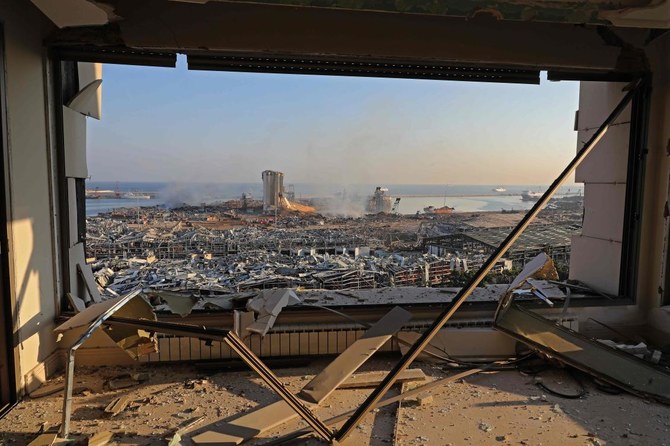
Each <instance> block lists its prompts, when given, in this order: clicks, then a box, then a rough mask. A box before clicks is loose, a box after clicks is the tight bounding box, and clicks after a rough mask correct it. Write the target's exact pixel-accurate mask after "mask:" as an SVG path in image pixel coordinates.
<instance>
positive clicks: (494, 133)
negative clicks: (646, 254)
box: [87, 57, 579, 185]
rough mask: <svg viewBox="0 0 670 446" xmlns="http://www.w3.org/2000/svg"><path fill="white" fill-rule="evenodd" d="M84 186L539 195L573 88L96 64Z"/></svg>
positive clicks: (565, 141) (572, 142)
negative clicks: (511, 189) (340, 187)
mask: <svg viewBox="0 0 670 446" xmlns="http://www.w3.org/2000/svg"><path fill="white" fill-rule="evenodd" d="M102 86H103V101H102V110H103V115H102V119H101V120H100V121H96V120H94V119H91V118H88V122H89V125H88V135H87V139H88V165H89V174H90V176H91V180H92V181H158V182H162V181H169V182H211V183H225V182H255V181H260V173H261V171H263V170H266V169H270V170H279V171H282V172H284V174H285V178H286V181H288V182H291V183H330V184H373V183H379V184H486V185H489V184H494V185H498V184H499V185H508V184H510V185H511V184H549V183H550V182H551V181H552V180H553V179H554V177H556V176H557V175H558V173H560V171H561V170H562V169H563V167H564V166H565V164H567V162H568V161H569V160H570V159H571V158H572V157H573V156H574V154H575V152H576V144H577V135H576V132H575V131H574V130H573V126H574V116H575V110H576V109H577V107H578V88H579V85H578V83H577V82H548V81H547V80H546V78H545V77H544V75H543V79H542V82H541V85H539V86H538V85H516V84H496V83H481V82H454V81H431V80H407V79H381V78H380V79H377V78H361V77H336V76H305V75H282V74H254V73H227V72H211V71H189V70H188V69H187V67H186V61H185V58H183V57H179V60H178V65H177V68H156V67H136V66H123V65H105V66H104V67H103V84H102Z"/></svg>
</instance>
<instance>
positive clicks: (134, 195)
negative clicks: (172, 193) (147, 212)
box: [121, 192, 151, 200]
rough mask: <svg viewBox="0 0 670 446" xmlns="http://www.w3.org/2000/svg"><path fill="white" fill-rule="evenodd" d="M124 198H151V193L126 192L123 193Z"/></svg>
mask: <svg viewBox="0 0 670 446" xmlns="http://www.w3.org/2000/svg"><path fill="white" fill-rule="evenodd" d="M121 197H122V198H126V199H130V200H150V199H151V195H149V194H145V193H142V192H126V193H124V194H122V196H121Z"/></svg>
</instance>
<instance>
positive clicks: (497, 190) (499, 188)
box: [493, 186, 507, 192]
mask: <svg viewBox="0 0 670 446" xmlns="http://www.w3.org/2000/svg"><path fill="white" fill-rule="evenodd" d="M493 191H494V192H507V189H505V188H504V187H502V186H498V187H496V188H495V189H493Z"/></svg>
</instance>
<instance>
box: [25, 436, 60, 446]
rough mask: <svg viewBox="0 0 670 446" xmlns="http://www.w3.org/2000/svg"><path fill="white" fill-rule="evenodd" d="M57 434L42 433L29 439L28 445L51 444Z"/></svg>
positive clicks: (43, 445)
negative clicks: (31, 439)
mask: <svg viewBox="0 0 670 446" xmlns="http://www.w3.org/2000/svg"><path fill="white" fill-rule="evenodd" d="M57 435H58V434H42V435H40V436H39V437H37V438H35V439H34V440H33V441H31V442H30V443H29V444H28V446H51V445H52V444H54V442H55V441H56V437H57Z"/></svg>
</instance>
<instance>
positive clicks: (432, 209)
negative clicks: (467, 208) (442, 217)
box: [423, 206, 454, 214]
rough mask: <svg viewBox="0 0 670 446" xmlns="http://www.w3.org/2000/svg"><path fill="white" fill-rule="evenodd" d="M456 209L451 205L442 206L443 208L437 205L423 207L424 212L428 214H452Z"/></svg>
mask: <svg viewBox="0 0 670 446" xmlns="http://www.w3.org/2000/svg"><path fill="white" fill-rule="evenodd" d="M453 211H454V208H452V207H449V206H442V207H441V208H436V207H435V206H428V207H425V208H423V212H425V213H426V214H451V213H452V212H453Z"/></svg>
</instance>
